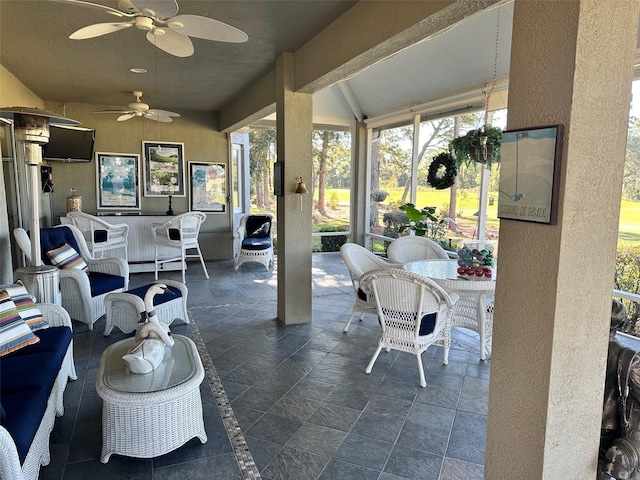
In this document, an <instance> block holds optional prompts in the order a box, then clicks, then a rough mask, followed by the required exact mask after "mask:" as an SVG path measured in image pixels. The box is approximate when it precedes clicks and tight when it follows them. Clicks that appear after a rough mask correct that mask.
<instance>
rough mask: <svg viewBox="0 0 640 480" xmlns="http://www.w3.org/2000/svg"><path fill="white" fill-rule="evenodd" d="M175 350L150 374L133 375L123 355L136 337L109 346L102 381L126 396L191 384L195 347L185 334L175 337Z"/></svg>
mask: <svg viewBox="0 0 640 480" xmlns="http://www.w3.org/2000/svg"><path fill="white" fill-rule="evenodd" d="M173 339H174V344H173V347H166V346H165V350H164V358H163V359H162V362H161V363H160V365H158V367H157V368H156V369H155V370H153V371H152V372H149V373H131V372H129V370H128V368H127V364H126V362H125V361H124V360H123V359H122V357H123V355H125V354H127V353H128V352H129V350H130V349H131V348H132V347H133V346H134V345H135V343H136V342H135V339H134V338H127V339H126V340H121V341H119V342H117V343H114V344H113V345H111V346H109V347H108V348H107V349H106V350H105V351H104V353H103V355H104V356H105V357H104V359H103V360H104V364H103V367H104V368H103V373H102V382H103V383H104V385H105V387H107V388H109V389H111V390H113V391H116V392H126V393H151V392H157V391H161V390H166V389H168V388H172V387H176V386H178V385H180V384H183V383H185V382H187V381H189V380H190V379H191V378H193V377H194V375H196V373H197V363H196V358H195V357H194V354H195V352H194V349H195V347H194V344H193V342H191V340H190V339H188V338H187V337H184V336H182V335H173ZM198 361H199V359H198Z"/></svg>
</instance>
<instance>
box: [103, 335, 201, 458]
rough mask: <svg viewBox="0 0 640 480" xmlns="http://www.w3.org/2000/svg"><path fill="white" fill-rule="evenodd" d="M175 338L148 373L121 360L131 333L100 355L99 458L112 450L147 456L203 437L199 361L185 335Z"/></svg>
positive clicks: (133, 455) (109, 454)
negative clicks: (129, 366) (100, 423)
mask: <svg viewBox="0 0 640 480" xmlns="http://www.w3.org/2000/svg"><path fill="white" fill-rule="evenodd" d="M173 338H174V340H175V344H174V345H173V347H171V348H169V347H165V355H164V359H163V360H162V363H161V364H160V365H159V366H158V368H156V369H155V370H154V371H153V372H150V373H146V374H136V373H130V372H128V371H127V365H126V363H125V361H124V360H123V359H122V356H123V355H124V354H126V353H127V352H128V350H129V349H130V348H131V346H132V345H133V344H134V342H135V341H134V339H133V338H128V339H126V340H121V341H119V342H117V343H114V344H113V345H111V346H109V347H107V349H106V350H105V351H104V353H103V354H102V358H101V359H100V367H99V368H98V376H97V379H96V390H97V392H98V395H100V397H101V398H102V400H103V407H102V454H101V456H100V461H101V462H102V463H107V462H108V461H109V457H110V456H111V455H112V454H114V453H116V454H119V455H126V456H129V457H137V458H151V457H157V456H159V455H163V454H165V453H168V452H170V451H172V450H175V449H176V448H178V447H180V446H182V445H184V444H185V443H186V442H187V441H188V440H190V439H192V438H194V437H198V438H199V439H200V441H201V442H202V443H205V442H206V441H207V434H206V432H205V430H204V419H203V417H202V399H201V398H200V384H201V383H202V380H203V379H204V368H203V366H202V361H201V360H200V356H199V355H198V351H197V349H196V346H195V344H194V343H193V342H192V341H191V340H190V339H189V338H187V337H184V336H182V335H174V336H173Z"/></svg>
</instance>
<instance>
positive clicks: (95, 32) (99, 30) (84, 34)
mask: <svg viewBox="0 0 640 480" xmlns="http://www.w3.org/2000/svg"><path fill="white" fill-rule="evenodd" d="M131 25H133V23H130V22H118V23H96V24H95V25H89V26H87V27H84V28H81V29H80V30H77V31H75V32H73V33H72V34H71V35H69V38H70V39H71V40H86V39H87V38H95V37H99V36H101V35H106V34H108V33H113V32H117V31H119V30H124V29H125V28H129V27H130V26H131Z"/></svg>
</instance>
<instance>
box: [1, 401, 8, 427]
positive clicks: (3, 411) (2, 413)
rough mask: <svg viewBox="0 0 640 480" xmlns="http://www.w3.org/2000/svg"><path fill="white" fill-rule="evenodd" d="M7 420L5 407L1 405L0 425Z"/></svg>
mask: <svg viewBox="0 0 640 480" xmlns="http://www.w3.org/2000/svg"><path fill="white" fill-rule="evenodd" d="M5 418H7V412H6V411H5V409H4V407H3V406H2V404H1V403H0V425H2V421H3V420H4V419H5Z"/></svg>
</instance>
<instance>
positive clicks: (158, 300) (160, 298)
mask: <svg viewBox="0 0 640 480" xmlns="http://www.w3.org/2000/svg"><path fill="white" fill-rule="evenodd" d="M160 283H162V282H160ZM152 285H153V283H150V284H149V285H144V286H143V287H138V288H134V289H133V290H127V293H131V294H133V295H136V296H138V297H140V298H141V299H143V300H144V296H145V295H146V294H147V290H149V289H150V288H151V286H152ZM169 292H171V293H169ZM180 297H182V293H180V290H178V289H177V288H176V287H169V288H168V289H167V291H166V292H164V293H163V294H161V295H156V296H155V297H153V304H154V305H161V304H163V303H166V302H169V301H171V300H175V299H176V298H180Z"/></svg>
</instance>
